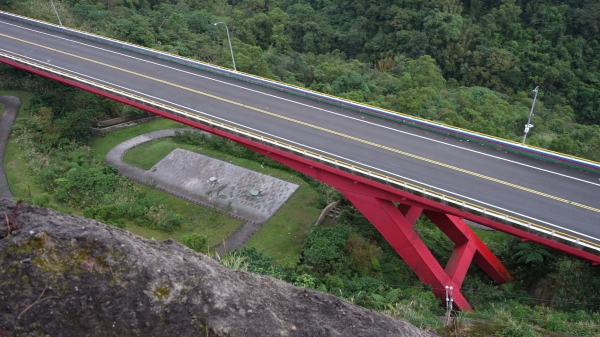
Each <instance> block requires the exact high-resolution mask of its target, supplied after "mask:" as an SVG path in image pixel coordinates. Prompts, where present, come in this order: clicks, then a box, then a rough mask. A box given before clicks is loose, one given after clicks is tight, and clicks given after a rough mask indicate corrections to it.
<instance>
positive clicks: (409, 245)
mask: <svg viewBox="0 0 600 337" xmlns="http://www.w3.org/2000/svg"><path fill="white" fill-rule="evenodd" d="M0 62H2V63H5V64H8V65H11V66H13V67H16V68H19V69H23V70H26V71H29V72H32V73H34V74H37V75H40V76H43V77H46V78H49V79H52V80H56V81H58V82H61V83H64V84H67V85H70V86H73V87H77V88H80V89H83V90H86V91H89V92H92V93H94V94H97V95H99V96H103V97H106V98H109V99H112V100H115V101H117V102H121V103H124V104H127V105H130V106H133V107H135V108H139V109H142V110H145V111H147V112H150V113H153V114H156V115H159V116H162V117H166V118H169V119H172V120H174V121H177V122H180V123H182V124H185V125H189V126H192V127H194V128H198V129H201V130H203V131H207V132H210V133H212V134H215V135H217V136H220V137H224V138H227V139H228V140H232V141H235V142H237V143H239V144H241V145H243V146H245V147H247V148H250V149H252V150H254V151H257V152H259V153H261V154H263V155H265V156H267V157H269V158H271V159H273V160H275V161H278V162H280V163H282V164H284V165H287V166H289V167H291V168H293V169H295V170H297V171H299V172H301V173H303V174H306V175H308V176H310V177H313V178H315V179H317V180H319V181H321V182H324V183H326V184H328V185H330V186H333V187H335V188H336V189H338V190H340V191H341V192H342V193H343V194H344V195H345V196H346V197H347V198H348V199H349V200H350V202H352V203H353V204H354V206H355V207H356V208H357V209H359V210H360V211H361V212H362V213H363V215H364V216H365V217H366V218H367V219H368V220H369V221H370V222H371V223H372V224H373V226H375V227H376V228H377V229H378V230H379V232H380V233H381V234H382V235H383V236H384V237H385V238H386V240H388V242H389V243H390V244H391V245H392V247H394V249H395V250H396V252H398V254H399V255H400V256H401V257H402V258H403V259H404V261H405V262H406V263H407V264H408V265H409V266H410V267H411V268H412V269H413V271H414V272H415V273H416V274H417V276H418V277H419V278H420V279H421V280H422V281H423V282H424V283H426V284H429V285H432V286H433V292H434V293H435V294H436V295H437V296H438V297H440V298H442V297H443V296H444V295H445V293H444V291H445V286H447V285H448V286H450V285H451V286H453V288H454V290H455V291H454V300H455V303H456V305H457V307H458V308H459V309H461V310H472V309H471V307H470V305H469V304H468V303H467V301H466V299H464V297H463V296H462V294H460V286H461V285H462V282H463V280H464V277H465V275H466V272H467V269H468V268H469V265H470V263H471V261H474V262H475V263H476V264H477V265H479V266H480V267H481V268H482V269H483V270H484V271H485V272H486V273H487V274H488V275H489V276H490V277H492V278H493V279H494V280H495V281H496V282H499V283H503V282H507V281H510V280H511V279H512V276H511V275H510V274H509V273H508V271H507V270H506V268H505V267H504V266H503V265H502V263H501V262H500V261H499V260H498V259H497V258H496V257H495V256H494V254H493V253H492V252H491V251H490V250H489V249H488V248H487V247H486V246H485V244H484V243H483V242H482V241H481V240H480V239H479V238H478V237H477V236H476V234H475V233H474V232H473V231H472V230H471V229H470V228H469V227H468V226H467V225H466V224H465V223H464V221H463V220H462V219H463V218H469V219H473V220H475V221H476V222H478V223H480V224H482V225H485V226H489V227H491V228H494V229H497V230H500V231H502V232H505V233H508V234H511V235H514V236H517V237H520V238H521V239H523V240H529V241H532V242H535V243H538V244H542V245H544V246H547V247H550V248H553V249H557V250H559V251H562V252H565V253H567V254H571V255H574V256H577V257H580V258H584V259H587V260H589V261H591V262H592V263H593V264H594V265H598V264H600V256H597V255H594V254H591V253H588V252H585V251H582V250H579V249H576V248H574V247H570V246H567V245H565V244H561V243H558V242H556V241H552V240H549V239H545V238H542V237H539V236H536V235H535V234H532V233H528V232H525V231H522V230H519V229H516V228H513V227H511V226H507V225H503V224H500V223H498V222H495V221H493V220H490V219H487V218H483V217H480V216H475V215H472V214H470V213H467V212H465V211H462V210H459V209H455V208H452V207H450V206H447V205H443V204H440V203H437V202H435V201H432V200H429V199H426V198H423V197H419V196H416V195H413V194H411V193H408V192H405V191H402V190H399V189H396V188H393V187H390V186H387V185H384V184H382V183H378V182H375V181H372V180H369V179H366V178H363V177H359V176H356V175H353V174H350V173H348V172H345V171H342V170H340V169H336V168H334V167H331V166H327V165H324V164H321V163H317V162H315V161H313V160H309V159H306V158H303V157H300V156H297V155H295V154H292V153H289V152H286V151H283V150H279V149H275V148H273V147H270V146H268V145H264V144H261V143H258V142H255V141H252V140H249V139H246V138H244V137H241V136H238V135H234V134H231V133H228V132H225V131H223V130H220V129H216V128H213V127H210V126H208V125H204V124H201V123H198V122H195V121H192V120H189V119H186V118H183V117H181V116H177V115H173V114H171V113H168V112H166V111H163V110H160V109H158V108H155V107H152V106H148V105H144V104H142V103H139V102H136V101H133V100H129V99H127V98H124V97H121V96H118V95H115V94H113V93H109V92H105V91H102V90H99V89H97V88H94V87H90V86H87V85H83V84H82V83H79V82H77V81H74V80H71V79H66V78H63V77H60V76H58V75H55V74H52V73H47V72H44V71H41V70H38V69H36V68H33V67H29V66H26V65H23V64H21V63H18V62H14V61H12V60H7V59H3V58H0ZM396 205H397V206H396ZM421 212H423V214H425V215H426V216H427V217H428V218H429V219H430V220H431V221H432V222H433V223H434V224H435V225H436V226H438V228H440V229H441V230H442V231H443V232H444V233H445V234H446V235H447V236H448V237H449V238H450V239H451V240H452V241H453V242H454V243H455V248H454V251H453V253H452V255H451V257H450V259H449V261H448V262H447V264H446V267H445V268H442V267H441V265H440V264H439V262H438V261H437V260H436V259H435V258H434V257H433V255H432V254H431V252H430V251H429V249H428V248H427V247H426V246H425V244H424V243H423V241H422V240H421V239H420V238H419V236H418V234H417V233H416V232H415V231H414V230H413V228H412V227H413V225H414V224H415V222H416V220H417V219H418V217H419V216H420V214H421Z"/></svg>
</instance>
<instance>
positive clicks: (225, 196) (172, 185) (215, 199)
mask: <svg viewBox="0 0 600 337" xmlns="http://www.w3.org/2000/svg"><path fill="white" fill-rule="evenodd" d="M149 172H150V175H149V178H150V179H151V180H152V184H153V185H154V186H156V187H158V188H160V189H163V190H166V191H170V193H172V194H174V195H182V196H185V197H186V198H190V199H194V200H200V201H201V202H203V203H204V204H208V205H214V206H216V207H218V208H219V209H220V210H226V211H227V213H230V214H233V215H236V216H239V217H241V218H244V219H246V220H249V221H253V222H259V223H261V222H265V221H267V220H268V219H269V218H270V217H271V216H272V215H273V214H275V212H276V211H277V210H278V209H279V208H280V207H281V206H282V205H283V204H284V203H285V201H286V200H287V199H289V197H290V196H291V195H292V194H293V193H294V192H295V191H296V189H298V185H296V184H292V183H289V182H287V181H284V180H281V179H277V178H273V177H271V176H268V175H265V174H262V173H258V172H255V171H251V170H248V169H245V168H242V167H239V166H235V165H233V164H231V163H228V162H224V161H221V160H218V159H214V158H211V157H207V156H204V155H201V154H198V153H194V152H191V151H187V150H184V149H175V150H173V152H171V153H170V154H168V155H167V156H166V157H165V158H163V159H162V160H161V161H160V162H158V163H157V164H156V165H155V166H154V167H153V168H152V169H151V170H150V171H149ZM251 190H255V191H258V192H259V193H258V195H256V196H253V195H252V194H251V193H250V191H251Z"/></svg>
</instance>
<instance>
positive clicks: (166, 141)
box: [123, 138, 198, 170]
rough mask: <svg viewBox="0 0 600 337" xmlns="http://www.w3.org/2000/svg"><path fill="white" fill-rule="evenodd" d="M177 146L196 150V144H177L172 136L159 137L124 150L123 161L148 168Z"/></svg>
mask: <svg viewBox="0 0 600 337" xmlns="http://www.w3.org/2000/svg"><path fill="white" fill-rule="evenodd" d="M178 147H179V148H182V149H186V150H190V151H193V152H197V151H198V146H193V145H187V144H178V143H176V142H175V141H173V139H172V138H161V139H156V140H153V141H150V142H147V143H144V144H141V145H140V146H136V147H134V148H133V149H131V150H129V151H127V152H125V155H124V156H123V161H124V162H126V163H127V164H129V165H133V166H137V167H139V168H142V169H144V170H149V169H151V168H152V167H153V166H154V165H156V163H158V162H159V161H160V160H161V159H163V158H164V157H165V156H166V155H168V154H169V153H171V151H173V150H175V149H176V148H178Z"/></svg>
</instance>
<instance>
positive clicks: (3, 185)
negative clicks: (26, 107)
mask: <svg viewBox="0 0 600 337" xmlns="http://www.w3.org/2000/svg"><path fill="white" fill-rule="evenodd" d="M0 103H2V104H4V112H2V116H1V117H0V163H1V164H2V166H1V169H0V197H2V198H12V197H13V193H12V191H11V190H10V186H9V185H8V180H7V179H6V172H4V150H5V149H6V145H7V144H8V136H9V135H10V128H11V126H12V125H13V123H14V122H15V119H16V118H17V114H18V113H19V108H20V107H21V100H20V99H19V98H18V97H15V96H0Z"/></svg>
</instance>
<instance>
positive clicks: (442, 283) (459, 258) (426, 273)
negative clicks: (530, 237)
mask: <svg viewBox="0 0 600 337" xmlns="http://www.w3.org/2000/svg"><path fill="white" fill-rule="evenodd" d="M342 193H344V195H345V196H346V197H347V198H348V200H350V202H352V204H354V206H355V207H356V208H357V209H359V210H360V211H361V213H362V214H363V215H364V216H365V217H366V218H367V219H369V221H370V222H371V223H372V224H373V226H375V227H376V228H377V229H378V230H379V232H380V233H381V234H382V235H383V236H384V237H385V238H386V240H387V241H388V242H389V243H390V244H391V245H392V247H393V248H394V250H396V252H397V253H398V255H400V257H401V258H402V259H403V260H404V261H405V262H406V263H407V264H408V265H409V266H410V267H411V268H412V270H413V271H414V272H415V274H417V276H418V277H419V279H421V281H423V282H424V283H425V284H429V285H431V286H432V287H433V292H434V294H435V295H436V296H438V297H440V298H442V297H443V296H444V295H445V287H446V286H452V287H453V289H454V291H453V297H454V303H455V305H456V307H458V309H460V310H466V311H471V310H472V309H471V306H470V305H469V303H468V302H467V300H466V299H465V298H464V296H463V295H462V294H461V293H460V287H461V285H462V283H463V281H464V279H465V276H466V274H467V270H468V269H469V266H470V264H471V261H474V262H475V263H476V264H477V265H479V267H481V268H482V269H483V270H484V271H485V272H487V274H488V275H489V276H491V277H492V278H493V279H494V280H495V281H496V282H498V283H504V282H506V281H508V280H510V279H512V277H511V276H510V274H509V273H508V271H507V270H506V268H505V267H504V266H503V265H502V263H501V262H500V261H499V260H498V259H497V258H496V256H494V254H493V253H492V252H491V251H490V250H489V249H488V248H487V247H486V246H485V244H484V243H483V242H482V241H481V240H480V239H479V238H478V237H477V236H476V235H475V233H473V231H472V230H471V229H470V228H469V227H468V226H467V225H466V224H465V222H464V221H463V220H462V219H460V218H458V217H456V216H453V215H449V214H445V213H439V212H435V211H430V210H425V211H423V208H422V207H419V206H409V205H407V204H399V205H398V206H396V205H395V204H394V203H393V202H391V201H389V200H385V199H380V198H376V197H372V196H368V195H364V194H360V193H356V192H354V191H348V190H343V191H342ZM421 213H424V214H425V215H426V216H427V217H428V218H429V219H430V220H431V221H432V222H433V223H434V224H436V225H437V226H438V228H440V229H441V230H442V231H443V232H444V233H445V234H446V235H447V236H448V237H449V238H450V239H451V240H452V241H453V242H454V244H455V247H454V251H453V252H452V255H451V256H450V259H449V260H448V262H447V264H446V267H445V268H442V266H441V265H440V263H439V262H438V261H437V260H436V259H435V257H433V255H432V254H431V251H430V250H429V248H427V246H425V243H423V241H422V240H421V238H420V237H419V235H418V234H417V232H415V230H414V229H413V227H414V224H415V222H416V221H417V219H418V218H419V216H420V215H421Z"/></svg>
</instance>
